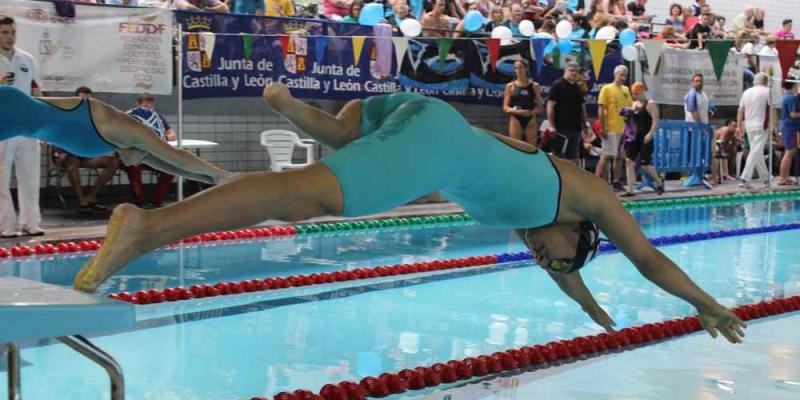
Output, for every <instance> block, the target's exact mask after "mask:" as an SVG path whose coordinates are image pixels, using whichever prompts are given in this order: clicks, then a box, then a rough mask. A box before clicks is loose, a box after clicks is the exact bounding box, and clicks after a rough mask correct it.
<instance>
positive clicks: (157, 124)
mask: <svg viewBox="0 0 800 400" xmlns="http://www.w3.org/2000/svg"><path fill="white" fill-rule="evenodd" d="M155 108H156V99H155V97H153V95H150V94H143V95H141V96H139V99H138V100H137V102H136V107H135V108H133V109H131V110H128V115H130V116H131V117H133V118H135V119H137V120H138V121H139V122H141V123H143V124H145V125H147V126H149V127H150V129H152V130H153V133H154V134H155V135H158V137H160V138H161V140H163V141H167V140H175V139H176V138H177V135H176V134H175V131H173V130H172V128H170V127H169V123H168V122H167V120H166V118H164V116H162V115H161V114H160V113H158V112H157V111H156V109H155ZM144 169H148V170H151V171H154V172H157V173H158V186H157V187H156V190H155V192H153V195H152V198H151V202H150V203H151V205H152V206H153V207H160V206H161V203H162V202H163V200H164V197H166V195H167V192H168V191H169V188H170V186H171V185H172V180H173V179H174V178H175V177H174V176H173V175H170V174H168V173H166V172H163V171H155V170H153V169H152V168H151V167H149V166H146V165H143V164H139V165H132V166H130V167H128V180H129V181H130V183H131V189H132V191H133V200H134V204H136V205H137V206H140V207H141V206H144V205H145V196H144V188H143V186H142V171H143V170H144Z"/></svg>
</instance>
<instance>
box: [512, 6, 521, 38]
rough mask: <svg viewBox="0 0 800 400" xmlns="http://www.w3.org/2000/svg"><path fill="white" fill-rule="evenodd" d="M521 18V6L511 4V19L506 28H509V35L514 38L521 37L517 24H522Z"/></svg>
mask: <svg viewBox="0 0 800 400" xmlns="http://www.w3.org/2000/svg"><path fill="white" fill-rule="evenodd" d="M523 17H524V13H523V11H522V6H521V5H519V4H516V3H514V4H512V5H511V18H510V19H509V21H508V27H509V28H511V34H512V35H514V37H521V36H522V33H521V32H520V31H519V24H520V22H522V19H523Z"/></svg>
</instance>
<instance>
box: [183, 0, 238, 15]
mask: <svg viewBox="0 0 800 400" xmlns="http://www.w3.org/2000/svg"><path fill="white" fill-rule="evenodd" d="M175 8H177V9H179V10H188V11H210V12H216V13H221V14H228V13H230V12H231V10H230V9H229V8H228V6H227V5H226V4H225V3H223V2H221V1H219V0H176V1H175Z"/></svg>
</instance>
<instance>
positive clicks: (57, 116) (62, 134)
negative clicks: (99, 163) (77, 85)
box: [0, 85, 116, 157]
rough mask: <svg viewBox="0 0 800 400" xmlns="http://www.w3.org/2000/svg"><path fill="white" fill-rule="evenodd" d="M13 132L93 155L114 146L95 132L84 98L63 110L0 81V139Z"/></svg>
mask: <svg viewBox="0 0 800 400" xmlns="http://www.w3.org/2000/svg"><path fill="white" fill-rule="evenodd" d="M14 136H25V137H29V138H33V139H39V140H41V141H44V142H47V143H50V144H53V145H55V146H58V147H60V148H62V149H64V150H66V151H68V152H70V153H72V154H75V155H76V156H81V157H97V156H101V155H104V154H108V153H110V152H112V151H114V150H116V147H115V146H113V145H112V144H110V143H108V142H106V141H105V139H103V137H102V136H100V134H99V133H98V132H97V128H96V127H95V126H94V122H93V121H92V114H91V110H90V109H89V102H88V101H86V100H83V101H81V102H80V103H78V105H77V106H75V108H73V109H70V110H64V109H61V108H58V107H56V106H53V105H51V104H49V103H47V102H44V101H41V100H38V99H35V98H33V97H31V96H28V95H26V94H25V93H23V92H21V91H20V90H18V89H15V88H13V87H11V86H5V85H0V140H6V139H9V138H11V137H14Z"/></svg>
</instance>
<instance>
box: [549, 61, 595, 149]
mask: <svg viewBox="0 0 800 400" xmlns="http://www.w3.org/2000/svg"><path fill="white" fill-rule="evenodd" d="M579 76H580V68H579V66H578V64H577V63H575V62H573V61H570V62H568V63H567V64H566V65H565V66H564V76H563V77H562V78H561V79H559V80H557V81H555V82H554V83H553V85H552V86H550V92H549V93H548V94H547V121H548V122H549V125H550V127H552V129H554V130H555V132H556V135H557V137H558V136H560V137H561V138H562V140H564V141H565V142H566V143H565V144H564V145H563V146H561V148H559V146H555V147H556V148H555V150H556V151H555V152H554V153H555V155H556V156H558V157H560V158H564V159H567V160H570V161H572V162H574V163H576V164H577V163H578V152H579V149H580V144H581V143H582V141H583V140H582V137H581V133H582V132H583V131H584V130H585V129H584V126H585V124H586V123H587V122H588V121H589V117H588V114H587V113H586V104H585V100H584V98H583V91H582V90H581V87H580V86H579V82H578V79H579ZM587 134H588V133H587ZM551 140H553V139H551Z"/></svg>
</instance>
